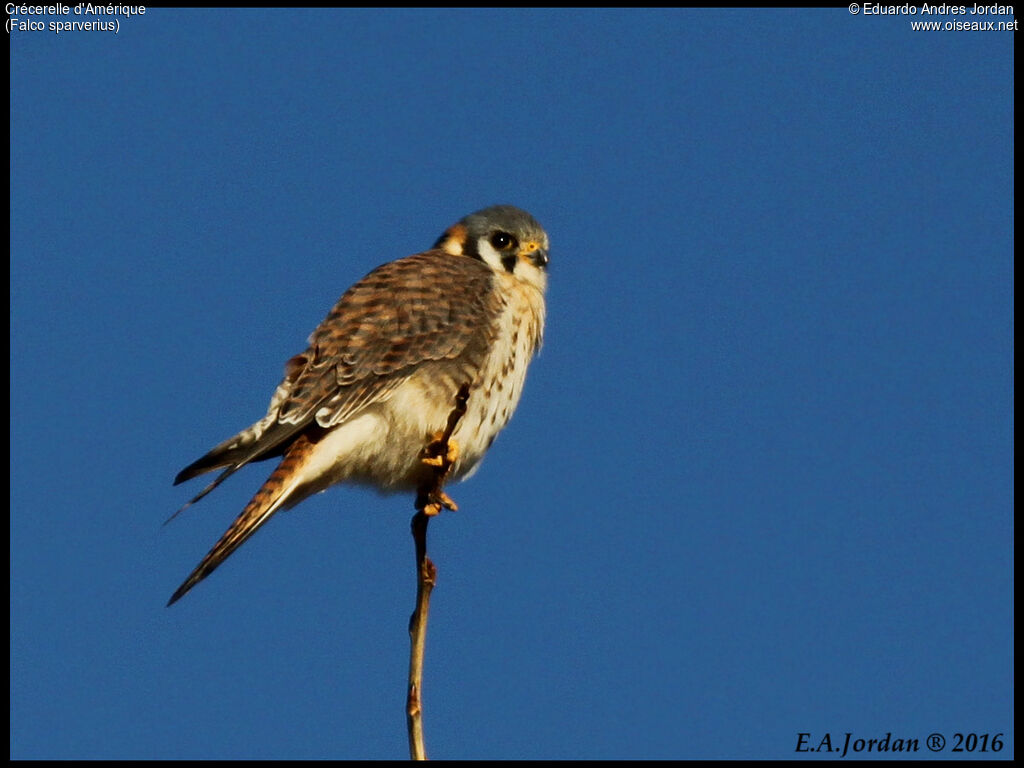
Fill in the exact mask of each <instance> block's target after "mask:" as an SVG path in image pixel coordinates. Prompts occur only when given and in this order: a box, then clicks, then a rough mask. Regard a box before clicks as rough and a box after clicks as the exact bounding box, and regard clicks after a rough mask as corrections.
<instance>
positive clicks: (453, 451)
mask: <svg viewBox="0 0 1024 768" xmlns="http://www.w3.org/2000/svg"><path fill="white" fill-rule="evenodd" d="M443 439H444V433H443V432H438V433H437V435H435V436H434V440H433V441H432V442H431V443H430V445H428V446H427V447H426V448H425V449H424V451H423V454H424V455H423V457H422V458H421V459H420V461H422V462H423V463H424V464H426V465H427V466H429V467H450V466H452V465H453V464H454V463H455V462H456V461H457V460H458V458H459V444H458V443H456V442H455V441H454V440H452V439H450V438H449V440H448V453H446V454H445V455H444V456H441V455H440V453H439V451H440V450H441V441H442V440H443Z"/></svg>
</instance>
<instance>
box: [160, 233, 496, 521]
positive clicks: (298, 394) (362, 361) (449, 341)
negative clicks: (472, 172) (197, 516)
mask: <svg viewBox="0 0 1024 768" xmlns="http://www.w3.org/2000/svg"><path fill="white" fill-rule="evenodd" d="M493 279H494V278H493V273H492V272H491V270H490V268H489V267H488V266H487V265H485V264H484V263H483V262H481V261H477V260H475V259H472V258H468V257H463V256H452V255H451V254H448V253H445V252H443V251H436V250H435V251H426V252H424V253H420V254H416V255H414V256H409V257H406V258H404V259H399V260H398V261H392V262H389V263H388V264H384V265H383V266H380V267H378V268H377V269H375V270H373V271H372V272H371V273H370V274H368V275H367V276H366V277H364V278H363V279H362V280H360V281H359V282H358V283H356V284H355V285H353V286H352V287H351V288H350V289H349V290H348V291H346V292H345V294H344V295H343V296H342V297H341V298H340V299H339V300H338V303H337V304H335V306H334V308H333V309H332V310H331V311H330V313H329V314H328V315H327V317H326V318H325V319H324V321H323V322H322V323H320V325H319V326H318V327H317V329H316V330H315V331H313V334H312V335H311V336H310V337H309V348H308V349H307V350H306V351H305V352H303V353H302V354H300V355H296V356H295V357H293V358H292V359H291V360H289V361H288V365H287V366H286V368H285V376H284V379H283V380H282V381H281V383H280V384H279V385H278V388H277V390H276V391H275V393H274V396H273V398H272V399H271V402H270V408H269V409H268V411H267V415H266V416H265V417H264V418H263V419H261V420H260V421H258V422H257V423H255V424H253V425H252V426H251V427H249V428H248V429H246V430H243V431H242V432H240V433H238V434H237V435H235V436H234V437H232V438H229V439H228V440H225V441H224V442H223V443H221V444H220V445H218V446H217V447H215V448H214V449H213V450H211V451H210V452H209V453H207V454H206V455H205V456H203V457H202V458H200V459H198V460H197V461H195V462H193V463H192V464H190V465H189V466H188V467H186V468H185V469H183V470H182V471H181V472H180V473H179V474H178V477H177V478H176V480H175V484H177V483H181V482H184V481H186V480H189V479H191V478H193V477H196V476H197V475H200V474H203V473H205V472H209V471H211V470H213V469H219V468H225V467H226V469H225V471H224V472H222V473H221V475H220V476H218V477H217V479H216V480H214V482H213V483H211V484H210V485H209V486H207V488H205V489H204V490H203V491H202V492H201V493H200V494H199V495H198V496H197V497H196V498H195V499H193V500H192V502H194V501H198V499H200V498H202V497H203V496H204V495H206V494H207V493H209V491H211V490H213V488H215V487H216V486H217V485H219V484H220V482H222V481H223V480H224V479H225V478H226V477H227V476H228V475H230V474H232V473H233V472H235V471H236V470H238V469H239V468H240V467H242V466H244V465H245V464H247V463H249V462H250V461H257V460H262V459H266V458H270V457H273V456H278V455H281V454H282V453H283V452H284V451H285V450H286V448H287V446H288V445H289V444H290V443H291V442H292V441H293V440H294V439H295V437H296V436H297V435H299V434H301V433H302V432H303V431H304V430H305V429H306V428H307V427H309V426H310V425H311V424H313V423H316V424H317V425H318V426H320V427H330V426H333V425H336V424H339V423H341V422H343V421H345V420H346V419H349V418H351V417H352V416H354V415H356V414H358V413H359V412H360V411H362V410H363V409H364V408H366V407H368V406H370V405H372V404H373V403H376V402H380V401H382V400H384V399H386V398H387V397H388V396H389V395H390V393H391V392H392V391H393V390H394V389H395V388H396V387H398V386H399V385H400V384H401V383H402V382H403V381H405V380H406V379H407V378H408V377H409V375H410V374H411V373H412V371H413V369H414V368H415V366H417V365H420V364H422V363H425V362H429V361H437V360H445V359H451V358H454V357H457V356H459V355H463V354H465V355H466V358H467V362H468V364H469V365H471V366H472V365H473V364H474V362H475V363H477V364H479V362H480V361H482V359H483V356H484V354H485V352H486V349H487V348H488V346H489V345H490V343H491V342H492V341H493V339H494V335H495V333H496V329H495V323H494V319H495V318H496V317H497V315H498V314H499V313H500V312H501V310H502V308H503V307H502V305H501V300H500V298H499V297H498V294H497V292H496V291H494V290H493V287H492V280H493ZM192 502H189V503H190V504H191V503H192ZM186 506H187V505H186Z"/></svg>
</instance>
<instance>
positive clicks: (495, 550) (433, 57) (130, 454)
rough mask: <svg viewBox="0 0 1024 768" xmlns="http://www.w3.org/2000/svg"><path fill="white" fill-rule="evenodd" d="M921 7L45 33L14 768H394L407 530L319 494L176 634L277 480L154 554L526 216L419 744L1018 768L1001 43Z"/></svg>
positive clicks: (351, 20)
mask: <svg viewBox="0 0 1024 768" xmlns="http://www.w3.org/2000/svg"><path fill="white" fill-rule="evenodd" d="M45 20H47V21H49V20H53V19H52V18H49V19H45ZM940 20H942V19H940ZM910 21H911V20H909V19H908V18H906V17H892V16H865V15H863V14H861V15H851V14H850V13H849V11H848V10H847V9H846V8H839V9H831V10H800V11H796V10H782V11H750V10H724V11H714V12H707V11H692V10H675V11H621V10H597V11H576V10H556V11H546V10H521V11H408V10H386V11H380V10H376V11H351V10H339V11H321V10H315V11H313V10H300V11H290V10H289V11H278V10H247V11H225V10H165V9H149V10H148V11H147V13H146V15H145V16H142V17H134V18H131V19H127V18H123V17H122V18H121V19H120V29H119V32H118V34H116V35H113V34H110V33H105V32H98V31H90V32H84V31H76V32H73V33H65V34H61V35H54V34H51V33H49V32H45V31H44V32H20V33H19V32H15V33H13V34H12V35H11V38H12V39H11V41H10V48H11V55H10V63H11V137H12V138H11V680H12V682H11V756H12V757H17V758H403V757H405V756H406V755H407V746H406V734H405V716H404V696H405V675H406V668H407V663H408V635H407V632H406V628H407V621H408V616H409V613H410V611H411V609H412V605H413V598H414V591H415V584H414V569H413V555H412V541H411V537H410V536H409V533H408V522H409V518H410V515H411V513H412V508H411V504H412V499H411V498H406V497H404V496H392V497H381V496H378V495H376V494H374V493H372V492H369V491H364V490H358V489H349V488H335V489H332V490H330V491H328V492H327V493H325V494H322V495H320V496H317V497H315V498H312V499H310V500H308V501H306V502H305V503H303V504H302V505H301V506H299V507H298V508H296V509H295V510H292V511H290V512H287V513H282V514H280V515H278V516H276V517H275V518H274V519H273V520H272V521H271V522H270V523H269V524H268V525H267V526H266V527H265V528H264V529H262V530H261V531H260V532H259V533H258V534H257V535H256V536H255V537H254V538H253V539H252V540H251V541H250V542H248V543H247V544H246V545H245V546H244V547H243V548H242V549H240V550H239V551H238V552H237V553H236V554H235V555H233V556H232V557H231V558H230V560H229V561H228V562H227V563H226V564H225V565H224V566H223V567H222V568H221V569H219V570H218V571H217V573H216V574H214V575H213V576H212V577H211V578H209V579H208V580H206V581H205V582H203V583H202V584H201V585H200V586H199V587H198V588H196V589H195V590H194V591H193V592H192V593H190V594H189V595H188V596H187V597H186V598H185V599H183V600H182V601H181V602H180V603H178V604H176V605H175V606H174V607H173V608H170V609H168V608H165V607H164V604H165V603H166V601H167V598H168V597H169V596H170V594H171V592H172V591H173V590H174V589H175V587H177V585H178V584H179V583H180V582H181V580H182V579H183V578H184V577H185V576H186V575H187V574H188V572H189V571H190V570H191V569H192V567H193V566H194V565H195V564H196V563H197V562H198V560H199V558H200V557H201V556H202V555H203V554H204V553H205V552H206V551H207V549H208V548H209V547H210V546H211V545H212V544H213V542H214V541H215V540H216V539H217V537H218V536H219V535H220V534H221V532H222V531H223V530H224V529H225V528H226V527H227V525H228V524H229V523H230V522H231V521H232V520H233V519H234V518H235V516H236V514H237V513H238V512H239V510H240V509H241V508H242V506H243V505H244V504H245V502H246V501H247V500H248V498H249V496H250V495H251V494H252V493H253V492H254V491H255V490H256V489H257V487H258V486H259V485H260V483H261V482H262V480H263V479H264V477H265V476H266V475H267V474H268V473H269V472H270V470H271V468H272V467H271V466H269V465H267V464H259V465H256V466H254V467H250V468H247V469H246V470H244V471H242V472H239V473H238V474H237V475H236V476H234V477H233V478H231V480H230V481H229V482H227V483H225V484H224V486H222V487H221V488H220V489H218V490H217V492H216V493H215V494H213V495H211V496H209V497H208V498H207V499H205V500H204V501H203V502H202V503H201V504H200V505H197V506H196V507H193V508H190V509H188V510H186V511H185V512H184V513H183V514H182V515H180V516H179V517H178V518H177V519H176V520H175V521H173V522H172V523H171V524H169V525H167V526H166V527H161V523H162V522H163V521H164V520H165V519H166V518H167V517H168V515H170V514H171V513H172V512H173V511H174V510H175V509H177V508H178V507H179V506H180V505H181V504H182V503H184V502H185V501H186V500H187V499H188V498H189V497H190V495H191V494H192V493H194V492H195V491H196V490H198V488H199V487H200V486H199V484H198V482H197V483H195V484H194V485H191V486H186V487H183V488H182V487H178V488H174V487H172V485H171V481H172V479H173V477H174V475H175V474H176V472H177V471H178V470H179V469H181V468H182V467H183V466H185V465H186V464H188V463H189V462H191V461H192V460H193V459H195V458H197V457H198V456H199V455H201V454H202V453H204V452H205V451H206V450H207V449H208V448H210V447H211V446H212V445H214V444H215V443H217V442H219V441H220V440H221V439H223V438H225V437H227V436H228V435H230V434H233V433H234V432H235V431H237V430H238V429H240V428H242V427H244V426H246V425H248V424H249V423H251V422H252V421H254V420H255V419H257V418H258V417H260V416H261V415H262V414H263V413H264V411H265V408H266V405H267V402H268V400H269V397H270V395H271V393H272V391H273V389H274V386H275V385H276V383H277V381H278V380H279V377H280V374H281V371H282V367H283V364H284V362H285V361H286V360H287V359H288V358H289V357H290V356H291V355H293V354H295V353H297V352H299V351H301V350H302V349H303V348H304V345H305V340H306V337H307V335H308V334H309V332H310V331H311V330H312V329H313V327H314V326H315V325H316V324H317V323H318V322H319V321H320V320H321V319H322V317H323V316H324V315H325V314H326V312H327V310H328V309H329V308H330V306H331V305H332V304H333V302H334V301H335V300H336V299H337V297H338V296H340V295H341V293H342V292H343V291H344V290H345V289H346V288H347V287H348V286H349V285H351V284H352V283H353V282H354V281H355V280H357V279H358V278H360V277H362V276H363V275H364V274H365V273H366V272H368V271H369V270H370V269H372V268H373V267H375V266H377V265H378V264H380V263H382V262H385V261H389V260H391V259H393V258H397V257H399V256H403V255H407V254H409V253H413V252H416V251H419V250H423V249H424V248H426V247H428V246H429V245H430V244H431V243H432V242H433V241H434V240H435V238H436V237H437V236H438V235H439V234H440V232H441V231H442V230H443V229H444V228H445V227H447V226H448V225H449V224H451V223H452V222H454V221H456V220H457V219H459V218H461V217H462V216H463V215H464V214H466V213H469V212H471V211H473V210H476V209H478V208H482V207H484V206H486V205H490V204H493V203H499V202H500V203H512V204H515V205H519V206H521V207H523V208H526V209H528V210H529V211H531V212H532V213H533V214H534V215H535V216H536V217H537V218H538V219H539V220H540V221H541V223H542V224H544V226H545V227H546V229H547V231H548V232H549V234H550V238H551V242H552V252H551V271H550V278H551V280H550V290H549V293H548V325H547V334H546V342H545V346H544V349H543V351H542V353H541V355H540V357H539V358H538V359H536V361H535V362H534V364H533V367H532V368H531V371H530V374H529V376H528V378H527V385H526V390H525V394H524V397H523V399H522V401H521V403H520V406H519V410H518V412H517V413H516V415H515V417H514V418H513V420H512V422H511V424H510V425H509V427H508V428H507V429H506V430H505V432H504V433H502V435H501V437H500V438H499V439H498V441H497V442H496V443H495V445H494V447H493V449H492V450H491V452H490V453H489V455H488V457H487V459H486V461H485V462H484V463H483V465H482V468H481V469H480V471H479V472H478V473H477V474H476V475H475V476H474V477H473V478H471V479H470V480H469V481H467V482H465V483H463V484H461V485H458V486H453V487H452V488H450V489H449V490H450V492H451V494H452V495H453V497H454V498H455V499H456V500H457V501H458V502H459V504H460V507H461V509H460V511H459V512H457V513H448V514H444V515H442V516H441V517H440V518H439V519H437V520H436V521H435V522H434V523H433V524H432V526H431V531H430V534H431V537H430V551H431V555H432V557H433V558H434V560H435V562H436V563H437V565H438V568H439V571H440V574H439V583H438V587H437V589H436V591H435V593H434V601H433V608H432V613H431V623H430V628H429V636H428V641H427V661H426V678H425V690H424V699H425V703H424V706H425V728H426V737H427V749H428V752H429V754H430V755H431V757H434V758H716V757H719V758H724V757H733V758H754V757H766V758H789V757H804V758H813V757H816V756H817V757H822V756H826V755H824V754H822V753H809V754H798V753H796V751H795V750H796V748H797V744H798V739H799V734H800V733H810V734H811V736H810V743H811V744H812V745H817V744H819V743H820V741H821V739H822V738H823V737H824V736H825V735H826V734H830V735H831V738H832V739H833V742H834V746H837V747H839V746H841V742H842V740H843V739H844V736H845V734H846V733H847V732H850V733H852V738H853V739H854V740H856V739H858V738H864V739H869V738H882V737H884V736H885V735H886V733H887V732H891V733H892V736H893V738H894V739H896V738H907V739H909V738H917V739H919V740H920V749H921V751H920V752H919V753H918V754H917V755H916V756H918V757H928V756H930V754H931V753H929V752H928V751H927V750H926V748H925V739H926V738H927V736H928V735H929V734H931V733H940V734H943V735H944V736H945V737H946V739H947V740H948V744H947V747H946V749H945V751H943V752H942V753H940V754H941V755H945V756H954V755H953V754H952V753H951V751H950V750H951V748H952V746H953V741H954V739H955V734H956V733H963V734H968V733H974V734H977V735H979V736H981V735H983V734H990V735H992V736H994V735H995V734H1003V736H1002V742H1003V744H1004V746H1003V749H1002V751H1001V752H1000V753H991V752H989V753H986V754H984V755H982V754H981V753H979V752H977V751H975V753H974V756H975V757H980V756H993V757H1009V756H1012V755H1013V746H1014V742H1013V682H1012V680H1013V654H1012V641H1013V631H1012V628H1013V613H1012V598H1013V592H1012V569H1013V549H1012V541H1013V522H1012V520H1013V518H1012V504H1013V477H1012V471H1011V461H1012V446H1013V379H1012V374H1011V370H1012V365H1013V261H1012V255H1011V253H1012V241H1013V214H1012V210H1013V174H1012V167H1013V152H1014V144H1013V125H1014V124H1013V101H1012V92H1013V38H1012V34H1013V33H1005V32H1003V33H997V32H952V31H950V32H918V31H913V30H912V29H911V27H910ZM861 756H863V755H861Z"/></svg>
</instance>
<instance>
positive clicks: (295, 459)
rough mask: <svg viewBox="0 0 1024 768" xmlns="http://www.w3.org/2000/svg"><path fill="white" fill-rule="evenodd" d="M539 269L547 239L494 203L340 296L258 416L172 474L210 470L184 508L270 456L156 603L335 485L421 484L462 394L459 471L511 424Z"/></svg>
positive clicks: (529, 343)
mask: <svg viewBox="0 0 1024 768" xmlns="http://www.w3.org/2000/svg"><path fill="white" fill-rule="evenodd" d="M547 263H548V236H547V234H546V233H545V232H544V230H543V229H542V228H541V226H540V224H538V223H537V221H536V220H535V219H534V218H533V216H531V215H530V214H528V213H527V212H526V211H523V210H520V209H519V208H515V207H513V206H510V205H496V206H493V207H491V208H485V209H484V210H482V211H477V212H476V213H473V214H470V215H469V216H467V217H466V218H464V219H462V221H460V222H459V223H458V224H455V225H453V226H451V227H449V228H448V229H447V230H446V231H445V232H444V234H442V235H441V237H440V238H439V239H438V241H437V242H436V243H435V244H434V247H433V248H432V249H431V250H429V251H424V252H423V253H418V254H415V255H413V256H407V257H406V258H404V259H398V260H397V261H392V262H390V263H388V264H384V265H382V266H380V267H378V268H377V269H375V270H373V271H372V272H370V274H368V275H367V276H366V277H364V278H363V279H362V280H360V281H359V282H358V283H356V284H355V285H353V286H352V287H351V288H349V289H348V291H346V292H345V294H344V295H343V296H342V297H341V299H339V300H338V303H337V304H336V305H335V306H334V308H333V309H332V310H331V311H330V313H329V314H328V315H327V317H326V318H325V319H324V321H323V322H322V323H320V325H319V326H318V327H317V329H316V330H315V331H314V332H313V335H312V336H310V337H309V348H308V349H307V350H306V351H305V352H303V353H302V354H299V355H296V356H295V357H293V358H292V359H291V360H289V361H288V363H287V364H286V365H285V373H284V379H283V380H282V381H281V383H280V384H279V385H278V387H277V390H276V391H275V392H274V396H273V397H272V398H271V400H270V408H269V409H268V410H267V415H266V416H264V417H263V418H262V419H260V420H259V421H257V422H256V423H255V424H253V425H252V426H251V427H249V428H248V429H245V430H243V431H241V432H239V433H238V434H237V435H235V436H234V437H231V438H229V439H228V440H225V441H224V442H223V443H221V444H220V445H218V446H217V447H216V448H214V449H213V450H211V451H210V452H209V453H207V454H206V455H205V456H203V457H202V458H201V459H199V460H198V461H195V462H193V463H192V464H190V465H189V466H187V467H185V469H183V470H182V471H181V472H180V473H179V474H178V476H177V478H175V481H174V483H175V485H177V484H178V483H183V482H185V481H186V480H190V479H192V478H193V477H196V476H198V475H201V474H203V473H205V472H210V471H211V470H214V469H221V470H223V471H222V472H221V474H220V475H219V476H218V477H217V479H216V480H214V481H213V482H212V483H211V484H210V485H209V486H207V487H206V488H205V489H204V490H203V491H202V492H200V493H199V495H198V496H196V497H195V498H194V499H193V500H192V501H193V502H194V501H198V500H199V499H200V498H202V497H203V496H205V495H206V494H207V493H209V492H210V491H212V490H213V489H214V488H215V487H217V485H219V484H220V483H221V482H222V481H223V480H224V479H225V478H227V477H228V475H231V474H232V473H234V472H235V471H237V470H238V469H239V468H241V467H243V466H244V465H246V464H248V463H249V462H251V461H261V460H263V459H269V458H274V457H278V456H280V457H282V458H281V463H280V464H279V465H278V467H277V469H275V470H274V472H273V473H272V474H271V475H270V477H269V478H267V481H266V482H265V483H264V484H263V486H262V487H261V488H260V489H259V491H257V492H256V495H255V496H253V498H252V500H251V501H250V502H249V503H248V504H247V505H246V507H245V509H243V510H242V513H241V514H240V515H239V516H238V518H237V519H236V520H235V522H234V523H232V524H231V527H230V528H228V530H227V531H226V532H225V533H224V535H223V536H222V537H221V538H220V541H218V542H217V543H216V544H215V545H214V546H213V549H211V550H210V552H209V553H208V554H207V555H206V557H204V558H203V560H202V561H201V562H200V563H199V565H197V566H196V568H195V570H194V571H192V573H191V574H190V575H189V577H188V578H187V579H186V580H185V581H184V583H183V584H182V585H181V586H180V587H178V590H177V591H176V592H175V593H174V594H173V595H172V596H171V599H170V601H169V602H168V603H167V604H168V605H171V603H174V602H175V601H176V600H178V599H179V598H180V597H182V596H183V595H184V594H185V593H186V592H188V591H189V590H190V589H192V587H194V586H195V585H196V584H198V583H199V582H200V581H202V580H203V579H204V578H206V577H207V576H209V575H210V573H211V572H212V571H213V570H214V569H215V568H216V567H217V566H218V565H220V564H221V563H222V562H224V560H225V559H226V558H227V557H228V556H229V555H230V554H231V553H232V552H234V551H235V550H236V549H238V547H239V546H241V545H242V543H243V542H244V541H245V540H246V539H248V538H249V537H250V536H252V534H253V533H255V532H256V530H257V529H258V528H259V527H260V526H261V525H263V523H265V522H266V521H267V520H268V519H269V518H270V516H271V515H273V514H274V512H276V511H277V510H279V509H287V508H289V507H292V506H295V505H296V504H298V503H299V502H300V501H302V500H303V499H305V498H307V497H308V496H310V495H312V494H314V493H319V492H320V491H323V490H326V489H327V488H328V487H329V486H331V485H334V484H335V483H340V482H343V481H349V482H354V483H361V484H367V485H371V486H373V487H376V488H378V489H380V490H383V491H401V490H409V489H416V488H419V487H421V486H422V485H423V483H424V482H425V481H427V479H428V478H429V477H430V475H429V474H428V473H429V472H430V471H431V470H432V468H431V467H430V466H429V465H428V464H426V463H424V461H423V450H424V448H425V447H426V446H427V445H428V444H429V443H430V442H431V440H433V439H437V438H438V437H439V436H440V435H441V434H442V433H443V432H444V429H445V426H446V423H447V420H448V417H449V414H450V413H451V412H452V409H453V408H454V406H455V401H456V395H457V393H458V392H459V390H460V388H462V387H463V386H468V388H469V399H468V402H467V406H466V407H467V410H466V413H465V414H464V415H463V417H462V418H461V420H460V421H459V422H458V424H457V426H456V428H455V431H454V432H453V433H452V435H451V445H452V447H453V448H455V449H456V451H457V458H455V461H454V464H452V467H451V472H450V475H449V477H450V478H451V479H454V480H457V479H459V478H462V477H465V476H467V475H468V474H469V473H470V472H472V471H473V469H474V468H475V467H476V466H477V465H478V464H479V462H480V460H481V459H482V458H483V455H484V453H485V452H486V451H487V449H488V448H490V446H491V443H492V442H493V441H494V438H495V437H496V436H497V434H498V432H500V431H501V429H502V428H503V427H504V426H505V424H507V423H508V420H509V418H511V416H512V412H513V411H514V410H515V407H516V404H517V403H518V402H519V397H520V395H521V394H522V391H523V381H524V379H525V377H526V367H527V365H528V364H529V362H530V359H531V358H532V357H533V354H534V353H535V352H536V351H537V349H538V348H539V347H540V343H541V337H542V335H543V331H544V290H545V287H546V285H547ZM190 503H192V502H190Z"/></svg>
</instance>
